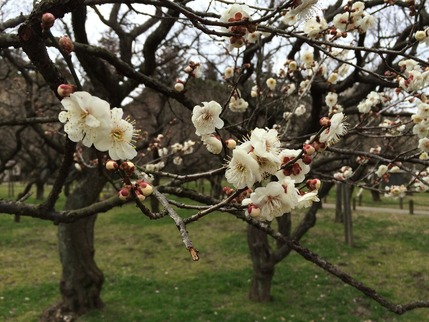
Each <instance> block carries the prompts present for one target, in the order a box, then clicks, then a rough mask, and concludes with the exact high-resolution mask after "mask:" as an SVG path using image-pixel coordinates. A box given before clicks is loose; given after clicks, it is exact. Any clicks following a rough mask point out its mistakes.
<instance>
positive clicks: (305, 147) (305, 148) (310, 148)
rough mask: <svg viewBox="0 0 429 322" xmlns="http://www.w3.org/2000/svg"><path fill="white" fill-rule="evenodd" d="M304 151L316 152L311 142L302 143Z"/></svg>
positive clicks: (307, 152)
mask: <svg viewBox="0 0 429 322" xmlns="http://www.w3.org/2000/svg"><path fill="white" fill-rule="evenodd" d="M303 149H304V153H305V154H307V155H313V154H314V152H316V149H315V148H314V146H312V145H311V144H304V147H303Z"/></svg>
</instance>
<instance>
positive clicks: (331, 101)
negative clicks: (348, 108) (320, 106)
mask: <svg viewBox="0 0 429 322" xmlns="http://www.w3.org/2000/svg"><path fill="white" fill-rule="evenodd" d="M337 101H338V94H337V93H334V92H329V93H328V94H327V95H326V97H325V103H326V105H327V106H329V107H334V106H335V105H336V104H337Z"/></svg>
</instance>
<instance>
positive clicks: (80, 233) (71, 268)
mask: <svg viewBox="0 0 429 322" xmlns="http://www.w3.org/2000/svg"><path fill="white" fill-rule="evenodd" d="M104 184H105V179H104V178H102V177H100V176H99V174H98V173H97V171H95V170H91V171H88V174H87V175H86V176H85V177H84V178H83V180H82V181H81V182H80V183H79V185H78V186H77V187H76V188H75V189H74V190H73V192H72V193H71V194H70V195H69V197H68V198H67V202H66V206H65V208H66V209H77V208H80V207H84V206H89V205H91V204H92V203H94V202H95V201H97V199H98V196H99V193H100V192H101V190H102V188H103V186H104ZM95 220H96V217H95V216H93V217H89V218H84V219H81V220H79V221H77V222H75V223H70V224H60V225H59V227H58V239H59V252H60V259H61V264H62V267H63V272H62V278H61V282H60V292H61V296H62V300H61V302H60V303H58V304H56V305H55V306H53V307H52V308H49V309H48V310H47V311H46V312H45V313H44V314H43V315H42V317H41V319H40V321H64V320H65V319H67V320H68V321H74V320H75V319H76V318H77V317H78V316H80V315H82V314H85V313H86V312H88V311H91V310H94V309H98V308H101V307H103V301H102V300H101V297H100V293H101V288H102V286H103V281H104V275H103V273H102V271H101V270H100V269H99V268H98V267H97V264H96V263H95V261H94V225H95ZM70 319H71V320H70Z"/></svg>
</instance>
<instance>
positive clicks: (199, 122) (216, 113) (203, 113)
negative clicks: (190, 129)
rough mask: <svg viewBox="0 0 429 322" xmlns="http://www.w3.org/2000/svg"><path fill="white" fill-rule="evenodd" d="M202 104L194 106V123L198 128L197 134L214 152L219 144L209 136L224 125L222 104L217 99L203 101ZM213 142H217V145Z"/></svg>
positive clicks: (210, 150)
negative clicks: (221, 114) (221, 116)
mask: <svg viewBox="0 0 429 322" xmlns="http://www.w3.org/2000/svg"><path fill="white" fill-rule="evenodd" d="M202 104H203V106H200V105H196V106H195V107H194V109H193V111H192V123H193V124H194V126H195V129H196V131H195V134H196V135H198V136H201V137H202V140H203V143H204V144H205V146H206V147H207V149H208V150H209V152H211V153H214V152H213V151H217V150H218V147H219V144H217V143H216V142H214V141H213V140H211V139H210V138H209V137H210V136H211V135H212V134H213V133H214V132H215V130H216V129H221V128H222V127H223V125H224V122H223V120H222V119H221V118H220V113H221V112H222V106H220V104H219V103H218V102H216V101H210V102H203V103H202ZM213 144H216V146H215V145H213ZM220 148H221V149H222V142H220ZM218 153H220V151H219V152H218ZM216 154H217V153H216Z"/></svg>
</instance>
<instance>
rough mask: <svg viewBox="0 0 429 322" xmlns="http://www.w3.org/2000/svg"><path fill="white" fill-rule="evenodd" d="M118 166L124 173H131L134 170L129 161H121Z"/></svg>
mask: <svg viewBox="0 0 429 322" xmlns="http://www.w3.org/2000/svg"><path fill="white" fill-rule="evenodd" d="M119 168H120V169H121V170H123V171H125V173H126V174H127V175H131V174H132V173H133V172H134V170H135V166H134V163H132V162H130V161H125V162H122V163H121V165H120V166H119Z"/></svg>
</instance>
